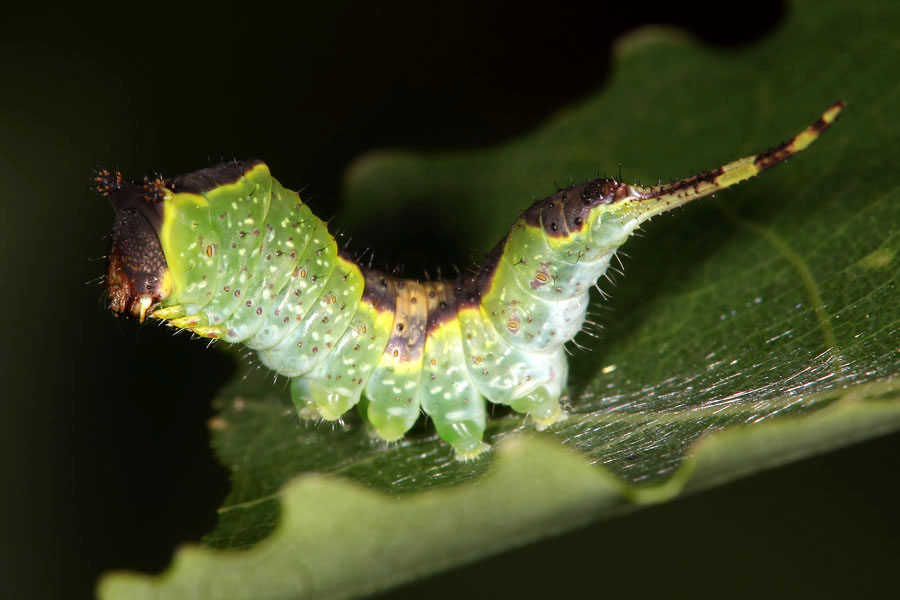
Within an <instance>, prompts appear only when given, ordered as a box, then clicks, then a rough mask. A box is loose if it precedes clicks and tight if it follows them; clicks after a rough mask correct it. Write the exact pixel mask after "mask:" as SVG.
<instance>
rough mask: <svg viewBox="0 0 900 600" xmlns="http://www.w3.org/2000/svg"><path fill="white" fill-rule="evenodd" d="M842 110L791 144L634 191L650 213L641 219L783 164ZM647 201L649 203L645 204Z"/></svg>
mask: <svg viewBox="0 0 900 600" xmlns="http://www.w3.org/2000/svg"><path fill="white" fill-rule="evenodd" d="M843 108H844V101H843V100H838V101H837V102H835V103H834V104H832V105H831V106H829V107H828V109H827V110H826V111H825V112H823V113H822V116H820V117H819V118H818V120H817V121H816V122H815V123H813V124H811V125H810V126H809V127H807V128H806V129H804V130H803V131H801V132H800V133H798V134H797V135H795V136H794V137H792V138H791V139H790V140H788V141H786V142H784V143H783V144H781V145H779V146H776V147H775V148H772V149H771V150H768V151H766V152H762V153H760V154H754V155H752V156H746V157H744V158H739V159H738V160H735V161H732V162H730V163H728V164H726V165H723V166H721V167H719V168H717V169H712V170H710V171H706V172H705V173H700V174H699V175H694V176H692V177H687V178H685V179H679V180H678V181H675V182H673V183H670V184H666V185H659V186H654V187H646V188H645V187H635V188H634V189H635V191H637V192H638V194H639V195H640V197H641V199H642V200H643V201H642V202H641V204H642V205H644V206H645V207H646V208H649V209H650V210H649V211H648V212H647V213H644V214H642V215H641V217H642V220H645V219H647V218H649V217H652V216H654V215H656V214H659V213H661V212H665V211H667V210H671V209H673V208H675V207H677V206H680V205H682V204H686V203H688V202H690V201H692V200H696V199H697V198H702V197H703V196H709V195H710V194H714V193H716V192H717V191H719V190H723V189H725V188H727V187H731V186H732V185H735V184H736V183H740V182H742V181H745V180H747V179H750V178H751V177H753V176H754V175H757V174H759V173H762V172H763V171H765V170H766V169H769V168H771V167H774V166H775V165H777V164H779V163H782V162H784V161H785V160H787V159H788V158H790V157H791V156H793V155H795V154H797V153H798V152H800V151H802V150H805V149H806V147H807V146H809V145H810V144H812V143H813V142H814V141H816V140H817V139H818V138H819V136H820V135H822V132H823V131H825V130H826V129H828V127H830V126H831V124H832V123H834V121H835V119H837V116H838V115H839V114H840V112H841V110H842V109H843ZM648 200H649V201H650V202H646V201H648Z"/></svg>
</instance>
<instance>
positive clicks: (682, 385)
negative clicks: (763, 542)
mask: <svg viewBox="0 0 900 600" xmlns="http://www.w3.org/2000/svg"><path fill="white" fill-rule="evenodd" d="M791 10H792V13H791V14H790V15H789V17H788V19H787V21H786V23H785V24H784V25H783V26H782V27H781V28H780V29H779V30H778V31H776V32H775V33H774V34H773V35H771V36H770V37H768V38H767V39H766V40H764V41H763V42H761V43H759V44H756V45H753V46H750V47H747V48H744V49H742V50H740V51H732V52H728V53H723V52H716V51H714V50H712V49H710V48H705V47H700V46H698V45H697V44H696V43H693V42H691V41H689V40H684V39H680V38H679V37H678V36H674V35H671V34H670V33H667V32H660V31H652V32H641V33H638V34H634V35H631V36H629V37H628V38H627V39H625V40H623V41H622V42H621V43H620V53H619V58H618V60H617V63H616V69H615V73H614V77H613V80H612V82H611V84H610V86H609V88H608V89H606V90H604V91H602V92H601V93H599V94H598V95H596V96H595V97H593V98H590V99H588V100H587V101H585V102H584V103H583V104H581V105H579V106H576V107H574V108H572V109H570V110H567V111H565V112H563V113H561V114H560V115H558V116H557V117H556V118H554V119H553V120H552V121H551V122H549V123H548V124H546V125H545V126H544V127H542V128H540V129H539V130H538V131H536V132H534V133H533V134H530V135H528V136H525V137H523V138H520V139H517V140H514V141H512V142H510V143H508V144H506V145H503V146H501V147H497V148H490V149H486V150H480V151H472V152H465V153H454V154H448V155H441V156H428V157H425V156H417V155H411V154H404V153H381V154H377V155H372V156H370V157H368V158H364V159H362V160H361V161H360V162H359V163H358V164H357V165H356V166H355V168H353V169H352V170H351V172H350V174H349V177H348V186H347V192H346V198H347V205H346V212H345V214H344V215H343V216H342V220H341V223H340V224H341V225H342V226H343V228H344V229H346V230H350V231H353V230H354V229H355V228H359V229H364V228H365V227H366V224H367V223H371V222H378V223H381V222H385V223H390V222H393V223H399V224H400V225H402V226H404V227H408V228H415V227H417V226H419V224H420V221H415V222H412V221H411V220H409V219H406V220H404V219H402V218H401V217H400V216H399V215H403V214H406V215H409V214H417V215H422V216H424V219H423V220H422V221H421V222H425V223H428V224H430V226H431V227H435V228H436V229H435V231H448V232H452V235H450V234H448V236H447V237H448V239H453V240H454V243H455V244H456V251H457V254H456V256H459V251H461V252H466V251H469V250H477V251H481V252H486V251H487V250H489V249H490V247H491V246H492V244H493V243H495V242H496V240H497V239H499V238H500V236H501V235H502V234H503V233H504V231H505V229H506V228H507V227H508V226H509V224H510V222H511V221H512V219H513V218H514V217H515V215H516V214H517V211H518V210H520V209H522V208H524V207H525V206H527V205H528V204H529V203H530V202H531V200H532V198H534V197H541V196H544V195H547V194H549V193H551V192H552V191H554V188H553V186H552V182H553V181H554V180H555V181H560V182H568V181H569V178H572V179H574V180H581V179H584V178H588V177H593V176H595V175H596V170H597V169H598V168H606V169H608V170H609V171H610V172H614V171H616V170H617V169H618V168H619V165H620V164H621V165H622V168H623V171H624V176H625V177H626V179H629V180H632V179H637V180H640V181H644V182H648V183H650V182H655V181H656V180H659V179H669V178H673V177H683V176H685V175H688V174H690V173H693V172H697V171H700V170H703V169H707V168H711V167H714V166H717V165H718V164H721V163H723V162H726V161H728V160H731V159H734V158H737V157H739V156H742V155H746V154H750V153H753V152H756V151H759V150H762V149H765V148H766V147H769V146H772V145H774V144H775V143H777V142H779V141H781V140H782V139H785V138H787V137H789V136H790V135H793V134H794V133H795V132H797V131H799V130H800V129H802V128H803V127H804V126H805V125H806V124H807V123H808V122H811V121H812V120H814V119H815V118H816V117H817V116H818V114H819V113H820V112H821V111H822V110H823V109H824V108H825V107H826V106H827V105H829V104H830V103H831V102H833V101H834V100H836V99H839V98H841V99H844V100H846V101H847V104H848V106H847V108H846V110H845V111H844V114H843V116H842V118H841V119H840V121H839V122H838V123H837V124H836V125H835V126H834V127H833V128H832V129H831V130H830V131H829V132H828V133H826V134H825V136H824V137H823V138H822V139H821V140H819V141H817V142H816V143H815V144H814V145H813V146H812V147H810V149H808V150H807V151H806V152H804V153H802V154H801V155H800V156H798V157H796V158H794V159H792V160H791V161H790V162H789V163H788V164H786V165H783V166H780V167H778V168H777V169H775V170H774V171H771V172H768V173H766V174H764V175H762V176H761V177H759V178H757V179H755V180H753V181H751V182H749V183H746V184H743V185H741V186H739V187H738V188H736V189H733V190H728V191H726V192H725V193H723V194H720V195H719V197H717V198H715V199H707V200H703V201H701V202H700V203H697V204H695V205H690V206H688V207H687V208H685V209H684V210H683V211H678V213H677V214H675V215H666V216H663V217H661V218H659V219H657V220H655V221H654V222H653V223H652V224H651V225H650V226H648V227H646V228H645V235H644V237H642V238H639V239H635V240H632V241H630V242H629V243H628V244H627V245H626V247H625V252H627V253H628V254H629V256H630V258H625V259H624V262H625V265H624V268H625V271H626V273H627V277H617V280H618V283H617V285H616V286H615V287H612V286H610V285H605V286H604V289H605V290H606V291H607V292H610V293H611V294H612V298H611V299H610V300H608V301H603V300H602V299H600V298H595V299H594V305H595V306H596V307H597V308H596V310H595V311H594V312H596V313H597V316H595V317H594V319H593V320H596V321H599V322H600V323H601V324H602V325H603V326H604V329H603V331H602V332H600V334H599V337H597V338H593V337H589V336H587V335H582V336H581V337H579V338H578V342H579V343H580V344H582V345H583V346H586V347H587V348H588V349H589V351H583V350H580V349H577V348H576V349H573V352H574V356H573V358H572V360H571V369H572V375H571V386H570V396H569V402H568V404H569V407H568V408H569V411H570V418H569V419H568V420H567V421H566V422H564V423H562V424H560V425H558V426H555V427H554V428H552V429H551V430H550V431H549V432H545V433H543V434H538V433H536V432H534V431H533V430H532V429H531V428H530V427H529V426H528V424H527V423H523V422H522V418H521V417H520V416H518V415H513V414H505V413H503V414H501V413H500V412H499V411H498V414H497V415H496V417H495V418H494V419H492V420H491V425H490V429H489V431H488V441H490V442H491V443H492V444H495V447H496V452H493V453H491V454H489V455H488V456H487V457H486V458H484V459H479V460H478V461H474V462H469V463H459V462H455V461H454V460H453V459H452V456H451V453H450V451H449V449H448V448H447V447H446V446H445V445H443V444H441V443H440V442H439V441H438V440H437V439H436V437H435V436H434V434H433V431H432V430H431V429H430V428H428V427H427V425H423V426H422V427H421V428H420V429H417V430H416V431H414V432H413V434H412V435H411V436H410V437H409V438H407V439H405V440H403V441H402V442H400V443H398V444H392V445H384V444H379V443H375V442H372V441H371V440H370V439H369V438H368V436H367V434H366V432H365V430H364V428H363V427H362V425H361V423H360V422H359V420H358V419H355V418H352V417H350V418H348V419H347V422H346V424H345V425H344V426H336V427H334V428H332V427H331V426H330V425H308V424H301V423H299V422H298V421H297V418H296V415H295V413H294V411H293V409H292V408H290V407H289V405H288V404H287V400H286V392H285V390H284V389H283V388H284V386H283V385H277V386H274V387H273V386H272V385H271V382H270V381H268V380H263V379H264V378H262V377H257V376H251V377H250V378H248V379H247V380H246V381H240V382H236V383H235V384H233V385H232V386H231V387H230V388H229V389H227V390H225V391H224V392H223V393H222V395H221V401H220V402H221V412H220V415H219V417H217V418H216V419H214V420H213V422H212V423H211V426H212V428H213V430H214V433H215V435H214V443H215V446H216V451H217V452H218V454H219V456H220V458H221V460H222V462H223V464H225V465H226V466H227V467H229V468H230V469H231V470H232V479H233V489H232V491H231V494H230V495H229V497H228V499H227V500H226V502H225V504H224V505H223V507H222V508H221V509H220V519H219V524H218V526H217V527H216V529H215V530H214V531H213V532H212V533H211V534H210V535H209V536H208V538H207V544H208V546H209V547H188V548H185V549H183V550H181V551H180V552H179V553H178V555H177V556H176V558H175V561H174V564H173V565H172V566H171V567H170V569H169V570H168V571H167V572H166V573H164V574H163V575H161V576H159V577H148V576H143V575H133V574H112V575H109V576H107V577H106V578H104V580H103V581H102V582H101V587H100V592H101V595H102V596H103V597H104V598H183V597H184V598H193V597H216V598H244V597H253V598H283V597H292V598H294V597H333V596H338V597H340V596H350V595H356V594H362V593H366V592H371V591H375V590H379V589H384V588H386V587H389V586H391V585H394V584H397V583H400V582H404V581H409V580H410V579H412V578H414V577H418V576H422V575H425V574H428V573H431V572H434V571H436V570H439V569H443V568H447V567H449V566H452V565H456V564H461V563H463V562H466V561H471V560H475V559H477V558H479V557H482V556H486V555H488V554H491V553H494V552H498V551H501V550H503V549H506V548H511V547H514V546H516V545H520V544H522V543H525V542H527V541H529V540H533V539H537V538H540V537H542V536H546V535H549V534H551V533H555V532H559V531H564V530H567V529H571V528H574V527H577V526H578V525H580V524H582V523H585V522H588V521H590V520H594V519H598V518H603V517H609V516H613V515H615V514H619V513H621V512H624V511H627V510H631V509H633V508H635V507H638V506H640V505H642V504H646V503H649V502H659V501H664V500H667V499H669V498H672V497H673V496H675V495H678V494H683V493H685V492H690V491H696V490H700V489H703V488H708V487H711V486H714V485H717V484H720V483H722V482H724V481H727V480H729V479H733V478H735V477H740V476H742V475H745V474H748V473H751V472H754V471H758V470H761V469H764V468H767V467H771V466H773V465H777V464H781V463H784V462H787V461H791V460H796V459H798V458H800V457H804V456H809V455H812V454H815V453H818V452H822V451H825V450H828V449H831V448H836V447H839V446H841V445H844V444H847V443H851V442H853V441H857V440H862V439H865V438H868V437H872V436H874V435H878V434H880V433H884V432H887V431H892V430H895V429H897V428H898V427H900V402H898V395H900V384H898V383H897V382H896V379H895V377H896V375H897V371H898V366H897V365H898V359H900V351H898V345H897V341H896V338H895V334H896V331H897V329H898V327H900V294H898V291H900V290H898V284H897V273H898V265H900V262H898V256H897V254H898V250H900V235H898V233H897V232H896V231H895V226H894V223H896V222H898V220H900V177H898V175H897V173H896V169H895V168H894V167H893V165H896V164H897V163H898V161H900V144H898V143H897V140H898V139H900V125H898V122H897V120H896V118H895V116H896V115H895V113H896V108H897V106H900V82H898V80H897V77H896V65H897V61H898V58H900V57H898V53H900V47H898V46H897V43H896V35H895V32H896V31H898V30H900V11H898V8H896V7H892V6H887V5H885V6H882V7H880V8H875V7H872V6H865V5H859V4H856V5H853V6H844V5H843V3H841V2H837V1H836V0H835V1H832V2H817V3H813V2H800V3H797V4H796V5H794V6H793V7H792V9H791ZM848 31H852V32H854V34H853V35H848V34H847V32H848ZM401 242H402V239H401ZM401 245H402V244H401ZM449 252H450V255H453V252H454V249H453V248H451V249H449ZM445 258H446V255H445ZM601 307H608V308H609V309H610V310H607V309H606V308H601ZM235 549H241V550H245V551H243V552H235V551H234V550H235Z"/></svg>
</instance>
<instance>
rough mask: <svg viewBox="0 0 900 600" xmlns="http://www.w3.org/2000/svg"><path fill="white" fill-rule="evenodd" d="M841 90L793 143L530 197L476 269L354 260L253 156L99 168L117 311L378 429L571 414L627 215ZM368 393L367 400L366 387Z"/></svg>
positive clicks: (733, 178)
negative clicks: (429, 277)
mask: <svg viewBox="0 0 900 600" xmlns="http://www.w3.org/2000/svg"><path fill="white" fill-rule="evenodd" d="M842 107H843V103H841V102H838V103H836V104H834V105H833V106H831V107H830V108H829V109H828V110H827V111H825V113H823V115H822V116H821V117H820V118H819V120H817V121H816V122H815V123H813V124H812V125H810V126H809V127H807V128H806V129H805V130H803V131H802V132H800V133H799V134H797V135H796V136H794V138H792V139H791V140H789V141H788V142H786V143H784V144H781V145H780V146H778V147H776V148H774V149H772V150H770V151H768V152H764V153H761V154H757V155H753V156H750V157H746V158H742V159H739V160H737V161H734V162H731V163H728V164H726V165H724V166H722V167H719V168H718V169H713V170H711V171H707V172H705V173H702V174H700V175H696V176H693V177H689V178H686V179H682V180H679V181H676V182H674V183H671V184H667V185H658V186H651V187H640V186H634V185H628V184H624V183H621V182H618V181H616V180H614V179H608V178H605V179H595V180H591V181H587V182H584V183H581V184H577V185H571V186H569V187H567V188H565V189H561V190H559V191H558V192H557V193H555V194H553V195H552V196H550V197H548V198H545V199H543V200H540V201H538V202H535V203H534V204H533V205H532V206H531V207H529V208H528V209H527V210H525V211H524V212H523V213H522V215H521V216H520V217H519V218H518V219H517V220H516V221H515V222H514V223H513V225H512V227H511V229H510V231H509V233H508V234H507V236H506V237H505V238H504V239H503V240H502V241H501V242H500V243H499V244H498V245H497V246H496V248H495V249H494V251H493V252H491V254H490V255H489V257H488V259H487V261H486V263H485V264H484V265H483V266H482V267H481V268H480V269H479V270H478V271H476V272H474V273H470V274H464V275H461V276H459V277H458V278H456V279H454V280H449V281H438V282H426V283H421V282H418V281H413V280H409V279H400V278H396V277H391V276H388V275H385V274H383V273H380V272H378V271H375V270H372V269H369V268H366V267H364V266H361V265H359V264H358V263H357V262H356V261H355V260H354V259H353V258H352V257H350V256H347V255H345V254H344V253H343V252H339V251H338V248H337V244H336V243H335V240H334V238H333V237H332V236H331V234H329V232H328V229H327V226H326V224H325V223H324V222H323V221H322V220H320V219H319V218H317V217H316V216H315V215H313V214H312V212H311V211H310V210H309V208H308V207H307V206H306V205H305V204H304V203H303V202H302V200H301V199H300V197H299V195H298V194H297V193H296V192H293V191H290V190H286V189H284V188H283V187H282V186H281V185H280V184H279V183H278V181H276V180H275V179H274V178H273V177H272V176H271V174H270V173H269V170H268V168H267V167H266V165H265V164H263V163H261V162H259V161H247V162H235V163H229V164H224V165H220V166H218V167H213V168H210V169H204V170H201V171H197V172H194V173H190V174H187V175H183V176H179V177H175V178H173V179H166V180H159V179H157V180H152V181H151V180H145V181H143V182H141V183H131V182H128V181H125V180H124V179H122V177H121V176H120V175H119V174H118V173H116V174H111V173H109V172H106V171H102V172H100V173H99V174H98V176H97V183H98V188H99V189H100V191H101V192H103V193H104V194H106V195H109V196H110V198H111V199H112V202H113V205H114V207H115V209H116V223H115V226H114V230H113V235H112V241H111V246H110V252H109V261H108V265H107V281H108V287H109V292H110V305H111V308H112V310H113V311H114V312H116V313H121V314H126V315H130V316H133V317H137V318H140V319H141V320H143V319H144V318H145V317H146V316H147V315H149V316H153V317H156V318H160V319H164V320H166V321H167V322H168V323H169V324H170V325H172V326H174V327H179V328H183V329H188V330H191V331H193V332H194V333H196V334H198V335H201V336H204V337H209V338H221V339H225V340H227V341H229V342H235V343H244V344H246V345H247V346H248V347H250V348H252V349H254V350H257V351H258V352H259V357H260V360H261V361H262V363H263V364H265V365H267V366H268V367H269V368H271V369H273V370H274V371H276V372H278V373H280V374H282V375H285V376H288V377H290V378H291V385H290V389H291V396H292V398H293V400H294V403H295V404H296V405H297V408H298V411H299V413H300V414H301V416H305V417H321V418H325V419H329V420H335V419H339V418H341V415H343V414H344V413H345V412H346V411H348V410H350V409H351V408H353V407H354V406H357V405H360V406H362V407H364V416H365V417H366V419H367V421H368V422H369V423H370V424H371V425H372V427H373V429H374V430H375V431H376V432H377V434H378V435H379V436H380V437H381V438H382V439H384V440H387V441H393V440H397V439H400V438H401V437H402V436H403V435H404V434H405V433H406V432H407V431H408V430H409V429H410V428H411V427H412V426H413V424H414V423H415V422H416V420H417V418H418V417H419V415H420V412H421V411H424V412H425V413H426V414H427V415H428V416H429V417H430V418H431V420H432V421H433V423H434V426H435V429H436V430H437V433H438V435H439V436H440V437H441V438H442V439H443V440H445V441H446V442H448V443H449V444H451V445H452V446H453V448H454V449H455V451H456V456H457V458H460V459H470V458H474V457H476V456H478V455H479V454H480V453H482V452H483V451H484V450H485V449H486V448H487V445H486V444H485V443H484V442H483V440H482V438H483V435H484V431H485V426H486V420H487V417H486V413H487V410H486V402H493V403H498V404H506V405H509V406H510V407H512V409H513V410H515V411H517V412H520V413H524V414H527V415H529V416H530V417H531V418H532V419H533V420H534V422H535V424H536V426H537V427H538V428H544V427H548V426H550V425H552V424H554V423H556V422H558V421H560V420H562V419H564V418H565V416H566V415H565V413H564V412H563V411H562V409H561V408H560V404H559V398H560V396H561V395H562V393H563V391H564V389H565V386H566V380H567V375H568V365H567V361H566V355H565V349H564V345H565V344H566V343H567V342H569V341H571V340H572V339H573V338H574V337H575V335H576V334H577V333H578V332H579V331H580V330H581V328H582V326H583V324H584V321H585V316H586V313H587V308H588V302H589V294H588V292H589V289H590V287H591V286H593V285H594V284H595V282H596V281H597V279H598V278H599V277H601V276H602V275H604V273H605V272H606V270H607V268H608V267H609V263H610V260H611V259H612V257H613V255H614V254H615V252H616V250H617V249H618V248H619V246H620V245H621V244H623V243H624V242H625V240H627V239H628V237H629V236H630V235H631V234H632V233H633V232H634V230H635V229H636V228H637V227H638V226H639V225H640V224H641V223H642V222H644V221H646V220H647V219H649V218H651V217H652V216H654V215H657V214H660V213H662V212H665V211H668V210H671V209H672V208H675V207H676V206H680V205H682V204H685V203H687V202H690V201H691V200H694V199H697V198H701V197H703V196H707V195H710V194H712V193H715V192H716V191H718V190H722V189H725V188H727V187H729V186H732V185H734V184H736V183H739V182H741V181H743V180H745V179H748V178H750V177H752V176H754V175H756V174H758V173H760V172H762V171H764V170H765V169H768V168H770V167H772V166H774V165H776V164H778V163H780V162H783V161H784V160H785V159H787V158H788V157H790V156H792V155H793V154H795V153H797V152H799V151H801V150H803V149H804V148H806V147H807V146H808V145H809V144H810V143H812V141H814V140H815V139H816V138H817V137H818V136H819V135H820V134H821V133H822V131H824V130H825V129H826V128H827V127H828V126H829V125H830V124H831V123H833V122H834V120H835V118H836V117H837V115H838V113H839V112H840V110H841V109H842ZM363 395H365V397H366V399H367V402H364V403H361V399H362V397H363Z"/></svg>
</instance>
